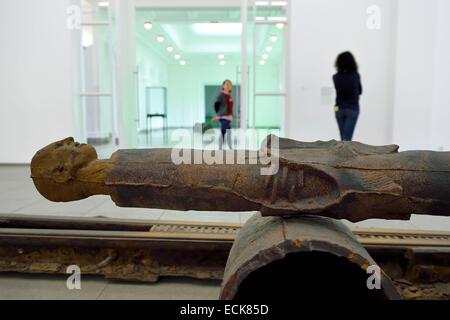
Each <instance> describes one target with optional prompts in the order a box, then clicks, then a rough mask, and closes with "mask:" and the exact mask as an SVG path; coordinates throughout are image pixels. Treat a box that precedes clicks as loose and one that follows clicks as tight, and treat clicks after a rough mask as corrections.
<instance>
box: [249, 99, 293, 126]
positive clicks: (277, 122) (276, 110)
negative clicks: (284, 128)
mask: <svg viewBox="0 0 450 320" xmlns="http://www.w3.org/2000/svg"><path fill="white" fill-rule="evenodd" d="M285 100H286V98H285V97H282V96H257V97H256V98H255V102H256V103H255V105H256V113H255V119H256V126H255V127H256V128H257V129H280V128H281V125H282V116H283V112H284V104H285Z"/></svg>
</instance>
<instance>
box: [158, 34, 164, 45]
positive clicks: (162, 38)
mask: <svg viewBox="0 0 450 320" xmlns="http://www.w3.org/2000/svg"><path fill="white" fill-rule="evenodd" d="M156 41H158V42H159V43H161V42H164V36H162V35H159V36H157V37H156Z"/></svg>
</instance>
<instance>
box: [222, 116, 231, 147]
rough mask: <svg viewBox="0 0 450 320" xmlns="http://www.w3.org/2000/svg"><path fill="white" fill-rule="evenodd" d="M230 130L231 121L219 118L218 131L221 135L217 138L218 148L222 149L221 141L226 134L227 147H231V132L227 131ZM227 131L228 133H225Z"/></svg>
mask: <svg viewBox="0 0 450 320" xmlns="http://www.w3.org/2000/svg"><path fill="white" fill-rule="evenodd" d="M229 130H231V121H228V120H225V119H220V131H221V133H222V137H221V139H220V140H219V149H220V150H222V148H223V142H224V141H225V136H227V144H228V147H229V148H230V150H231V149H233V148H232V145H231V132H230V131H229ZM227 131H228V135H227Z"/></svg>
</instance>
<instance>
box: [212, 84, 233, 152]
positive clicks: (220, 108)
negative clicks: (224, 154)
mask: <svg viewBox="0 0 450 320" xmlns="http://www.w3.org/2000/svg"><path fill="white" fill-rule="evenodd" d="M232 92H233V83H232V82H231V81H230V80H225V81H224V82H223V83H222V90H221V91H220V93H219V95H218V96H217V99H216V102H215V104H214V109H215V111H216V114H217V117H215V118H214V119H213V121H214V122H220V130H221V133H222V136H221V139H220V140H219V149H220V150H222V148H223V142H224V140H225V136H227V144H228V147H229V148H230V150H231V149H233V148H232V144H231V133H230V130H231V122H232V121H233V98H232V97H231V93H232Z"/></svg>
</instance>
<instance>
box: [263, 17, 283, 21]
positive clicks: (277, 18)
mask: <svg viewBox="0 0 450 320" xmlns="http://www.w3.org/2000/svg"><path fill="white" fill-rule="evenodd" d="M267 20H269V21H283V22H284V21H286V20H287V19H286V17H268V18H267Z"/></svg>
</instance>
